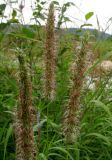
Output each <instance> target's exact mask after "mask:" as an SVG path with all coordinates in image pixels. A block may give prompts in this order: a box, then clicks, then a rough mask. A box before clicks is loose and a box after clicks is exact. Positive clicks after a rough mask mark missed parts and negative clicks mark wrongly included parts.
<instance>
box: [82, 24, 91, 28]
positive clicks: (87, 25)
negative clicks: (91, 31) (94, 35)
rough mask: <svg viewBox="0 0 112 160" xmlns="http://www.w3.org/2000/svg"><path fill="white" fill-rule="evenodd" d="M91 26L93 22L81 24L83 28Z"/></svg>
mask: <svg viewBox="0 0 112 160" xmlns="http://www.w3.org/2000/svg"><path fill="white" fill-rule="evenodd" d="M90 26H93V25H92V24H83V25H81V28H83V27H90Z"/></svg>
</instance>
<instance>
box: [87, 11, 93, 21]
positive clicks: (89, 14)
mask: <svg viewBox="0 0 112 160" xmlns="http://www.w3.org/2000/svg"><path fill="white" fill-rule="evenodd" d="M93 15H94V12H89V13H87V14H86V15H85V19H86V20H89V19H90V18H91V17H92V16H93Z"/></svg>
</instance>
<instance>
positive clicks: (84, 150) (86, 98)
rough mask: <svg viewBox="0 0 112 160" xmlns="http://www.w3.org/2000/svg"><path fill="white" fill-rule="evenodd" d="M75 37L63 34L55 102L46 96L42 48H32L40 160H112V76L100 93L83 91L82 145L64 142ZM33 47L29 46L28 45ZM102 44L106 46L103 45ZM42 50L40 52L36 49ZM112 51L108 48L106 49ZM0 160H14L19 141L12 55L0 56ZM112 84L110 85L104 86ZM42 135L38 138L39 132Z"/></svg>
mask: <svg viewBox="0 0 112 160" xmlns="http://www.w3.org/2000/svg"><path fill="white" fill-rule="evenodd" d="M73 40H74V36H73V35H70V34H66V35H63V34H62V36H61V39H60V50H59V57H58V67H57V95H56V100H55V101H53V102H50V101H49V100H47V101H46V100H45V99H44V98H43V96H42V95H43V93H42V83H43V82H42V76H43V68H42V66H41V65H42V62H43V60H42V59H43V57H42V52H43V48H42V46H41V45H40V44H37V46H36V45H35V43H34V44H33V49H32V52H33V57H32V58H33V60H34V63H33V64H32V68H33V106H34V107H35V109H36V111H37V112H40V123H39V124H37V122H36V123H35V125H34V133H35V134H34V136H35V143H36V146H37V148H38V158H37V159H38V160H96V159H97V160H111V159H112V138H111V137H112V107H111V106H112V98H111V97H112V84H111V82H109V81H108V79H109V78H111V75H110V76H109V77H105V78H104V79H102V80H101V82H100V85H99V87H98V88H96V90H89V89H88V90H83V93H82V95H81V108H82V111H83V114H82V117H81V134H80V137H79V139H78V141H77V142H76V143H75V144H73V145H70V144H66V143H65V141H64V136H63V134H62V121H63V112H64V110H65V105H66V103H67V101H68V99H69V89H70V87H71V85H70V76H71V73H70V71H69V68H70V65H71V64H72V61H73V58H74V57H75V55H74V48H73V47H74V43H73ZM107 44H108V46H111V40H110V41H109V40H108V42H107V41H106V40H105V42H103V41H101V42H100V43H99V45H98V47H99V48H100V50H101V51H100V52H101V53H104V54H106V53H107V52H108V51H110V50H111V47H110V49H109V47H107ZM30 45H31V44H30ZM102 46H103V47H102ZM37 48H38V49H37ZM108 49H109V50H108ZM0 56H1V59H0V159H1V160H14V159H15V137H14V131H13V118H12V117H13V109H14V107H16V106H17V105H18V101H17V98H18V92H19V91H18V84H17V82H16V80H15V77H14V76H13V75H15V73H14V74H13V71H14V70H15V71H16V73H18V70H17V68H16V66H14V65H13V64H14V62H13V61H11V59H10V56H8V55H6V53H4V52H3V50H1V52H0ZM107 84H108V85H109V86H108V87H106V85H107ZM39 131H40V137H39V136H38V132H39Z"/></svg>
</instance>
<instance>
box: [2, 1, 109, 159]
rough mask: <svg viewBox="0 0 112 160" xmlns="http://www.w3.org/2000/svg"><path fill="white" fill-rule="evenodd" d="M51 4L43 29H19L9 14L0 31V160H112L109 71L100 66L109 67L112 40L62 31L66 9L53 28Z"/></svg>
mask: <svg viewBox="0 0 112 160" xmlns="http://www.w3.org/2000/svg"><path fill="white" fill-rule="evenodd" d="M42 2H43V1H38V0H37V4H38V3H40V4H38V5H37V8H36V10H34V14H33V15H34V17H35V18H37V20H38V19H44V18H45V17H44V16H43V13H41V10H42V9H43V8H41V9H39V6H41V7H43V5H44V3H45V2H43V3H42ZM4 5H5V4H2V5H0V15H1V17H3V11H4V9H5V6H4ZM57 5H59V4H58V3H57V2H56V1H55V2H54V4H53V3H51V4H50V7H49V11H48V12H49V14H48V17H47V22H46V23H47V24H46V27H45V26H41V25H39V24H38V25H37V24H36V25H32V26H31V25H24V24H21V23H20V22H19V20H18V19H17V12H16V10H14V9H13V11H12V17H11V18H10V19H9V20H8V21H7V23H6V24H4V23H1V25H0V31H1V33H0V160H15V159H17V160H34V159H36V160H112V138H111V137H112V108H111V106H112V98H111V97H112V80H111V72H112V66H111V68H109V69H107V70H106V71H105V69H104V70H103V69H102V68H101V64H102V62H104V61H107V62H108V61H109V62H110V61H111V57H112V56H111V55H112V47H111V45H112V39H111V36H110V37H106V38H105V39H101V38H98V36H99V37H100V32H99V31H95V32H97V36H95V34H93V33H91V32H89V31H84V30H83V29H82V27H81V28H80V29H77V31H76V30H75V31H74V34H73V32H72V33H70V32H67V29H65V30H64V29H61V28H60V27H61V25H62V23H63V21H64V22H66V21H68V20H69V18H68V17H65V15H64V13H65V11H66V9H67V8H68V7H69V6H70V5H73V4H71V3H66V4H64V5H63V6H62V7H61V8H59V9H60V15H59V20H58V24H57V28H55V25H54V11H55V7H56V6H57ZM54 6H55V7H54ZM20 10H22V8H21V6H20ZM92 15H93V13H92V12H89V13H88V14H87V15H86V16H85V19H86V20H88V19H89V18H91V16H92ZM86 25H87V24H86ZM86 25H85V24H84V25H83V27H84V26H86ZM51 62H52V63H51ZM74 63H75V65H74ZM98 68H100V69H98ZM88 78H89V79H88ZM91 86H92V87H91ZM74 128H75V129H76V130H75V131H74ZM21 132H22V134H21Z"/></svg>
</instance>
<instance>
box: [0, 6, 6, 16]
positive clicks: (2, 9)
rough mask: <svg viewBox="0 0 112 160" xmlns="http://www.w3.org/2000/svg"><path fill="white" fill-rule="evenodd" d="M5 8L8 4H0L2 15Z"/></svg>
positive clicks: (0, 14) (0, 13)
mask: <svg viewBox="0 0 112 160" xmlns="http://www.w3.org/2000/svg"><path fill="white" fill-rule="evenodd" d="M5 8H6V4H1V5H0V16H2V15H3V11H4V10H5Z"/></svg>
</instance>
